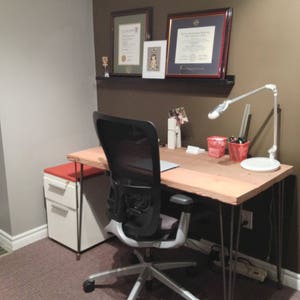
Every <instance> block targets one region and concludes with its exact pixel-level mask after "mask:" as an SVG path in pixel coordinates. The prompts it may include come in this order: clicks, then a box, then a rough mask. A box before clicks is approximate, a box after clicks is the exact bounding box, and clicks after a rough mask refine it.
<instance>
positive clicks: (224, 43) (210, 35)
mask: <svg viewBox="0 0 300 300" xmlns="http://www.w3.org/2000/svg"><path fill="white" fill-rule="evenodd" d="M231 19H232V8H222V9H216V10H207V11H201V12H192V13H183V14H171V15H169V16H168V30H167V32H168V53H167V68H166V75H167V76H171V77H202V78H222V79H224V78H225V76H226V68H227V57H228V48H229V37H230V30H231Z"/></svg>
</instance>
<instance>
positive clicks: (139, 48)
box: [111, 7, 152, 76]
mask: <svg viewBox="0 0 300 300" xmlns="http://www.w3.org/2000/svg"><path fill="white" fill-rule="evenodd" d="M151 22H152V8H151V7H147V8H138V9H132V10H125V11H117V12H113V13H112V14H111V28H112V71H113V72H112V73H113V74H115V75H124V76H126V75H127V76H141V74H142V65H143V46H144V41H147V40H150V39H151Z"/></svg>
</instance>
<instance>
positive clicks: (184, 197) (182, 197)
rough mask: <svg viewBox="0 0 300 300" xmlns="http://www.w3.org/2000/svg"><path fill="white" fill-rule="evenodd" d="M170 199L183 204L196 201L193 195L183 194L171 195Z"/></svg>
mask: <svg viewBox="0 0 300 300" xmlns="http://www.w3.org/2000/svg"><path fill="white" fill-rule="evenodd" d="M170 201H171V202H173V203H176V204H181V205H190V204H192V203H194V200H193V199H192V198H191V197H189V196H187V195H183V194H175V195H173V196H171V198H170Z"/></svg>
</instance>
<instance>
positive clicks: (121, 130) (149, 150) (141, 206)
mask: <svg viewBox="0 0 300 300" xmlns="http://www.w3.org/2000/svg"><path fill="white" fill-rule="evenodd" d="M94 122H95V127H96V131H97V134H98V137H99V140H100V143H101V145H102V147H103V150H104V152H105V155H106V158H107V160H108V165H109V169H110V173H111V193H110V197H109V212H110V217H111V218H113V219H115V220H117V221H119V222H122V223H123V229H124V231H125V233H126V234H127V235H128V236H132V237H134V238H136V239H145V238H147V237H149V236H151V235H153V234H154V233H155V232H156V231H157V229H158V228H159V222H160V199H161V195H160V163H159V150H158V139H157V133H156V129H155V127H154V126H153V124H152V123H151V122H148V121H139V120H130V119H124V118H118V117H112V116H107V115H104V114H101V113H99V112H94Z"/></svg>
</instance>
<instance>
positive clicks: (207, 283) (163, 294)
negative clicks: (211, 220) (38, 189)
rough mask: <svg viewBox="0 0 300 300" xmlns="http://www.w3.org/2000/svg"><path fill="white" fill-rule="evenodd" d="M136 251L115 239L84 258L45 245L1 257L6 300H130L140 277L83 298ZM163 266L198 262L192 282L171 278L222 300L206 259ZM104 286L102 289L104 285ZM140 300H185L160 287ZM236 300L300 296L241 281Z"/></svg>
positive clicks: (0, 293)
mask: <svg viewBox="0 0 300 300" xmlns="http://www.w3.org/2000/svg"><path fill="white" fill-rule="evenodd" d="M131 253H132V249H130V248H128V247H127V246H124V245H123V244H122V243H120V242H119V241H118V240H116V239H111V240H109V241H107V242H105V243H102V244H100V245H98V246H96V247H94V248H92V249H90V250H88V251H86V252H84V253H83V254H82V255H81V259H80V260H79V261H76V258H75V253H74V252H72V251H71V250H69V249H67V248H65V247H63V246H61V245H60V244H58V243H56V242H54V241H52V240H50V239H43V240H40V241H38V242H35V243H33V244H31V245H28V246H26V247H23V248H21V249H19V250H16V251H14V252H13V253H11V254H8V255H3V256H0V299H1V300H40V299H45V300H48V299H49V300H50V299H51V300H68V299H70V300H71V299H72V300H84V299H89V300H94V299H101V300H121V299H126V298H127V295H128V294H129V292H130V290H131V288H132V286H133V284H134V282H135V279H136V276H128V277H123V278H111V279H107V280H105V281H104V282H102V283H101V285H99V286H97V288H96V289H95V291H94V292H92V293H89V294H86V293H84V292H83V289H82V283H83V281H84V280H85V279H86V278H87V276H88V275H90V274H92V273H95V272H99V271H101V270H109V269H111V268H115V267H120V266H126V265H128V264H129V257H130V254H131ZM154 257H157V259H158V260H177V259H178V260H180V259H181V260H182V259H186V258H187V257H188V258H189V259H198V261H199V264H200V265H202V267H201V268H200V269H199V272H198V274H197V275H194V276H187V275H186V272H185V270H180V269H178V270H173V271H169V272H168V275H169V276H170V277H171V278H172V279H174V280H175V281H176V282H178V283H180V284H181V285H182V286H184V287H185V288H187V289H188V290H190V291H191V292H192V293H194V295H195V296H197V297H198V298H199V299H201V300H207V299H209V300H221V299H222V298H223V296H222V295H223V294H222V276H221V272H220V271H219V270H214V269H212V268H210V267H208V265H207V264H206V258H205V257H204V256H203V257H202V256H201V255H199V253H198V252H196V251H193V250H191V249H186V248H181V249H174V250H158V251H155V252H154ZM99 284H100V283H99ZM139 299H140V300H167V299H168V300H169V299H170V300H182V299H183V298H181V297H180V296H178V295H177V294H175V293H174V292H173V291H171V290H170V289H168V288H167V287H165V286H164V285H163V284H161V283H159V282H158V281H154V282H153V287H152V291H147V290H146V289H143V291H142V293H141V296H140V297H139ZM235 299H236V300H241V299H242V300H300V292H298V291H295V290H293V289H290V288H287V287H283V288H282V289H281V290H278V289H277V288H276V284H275V283H274V282H272V281H266V282H265V283H258V282H256V281H254V280H251V279H248V278H245V277H240V276H238V278H237V288H236V291H235Z"/></svg>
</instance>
